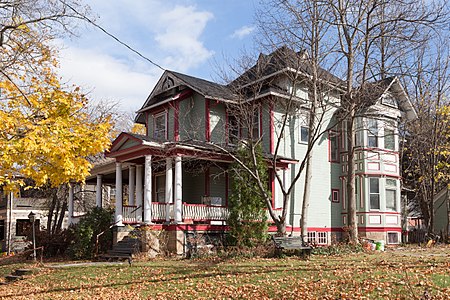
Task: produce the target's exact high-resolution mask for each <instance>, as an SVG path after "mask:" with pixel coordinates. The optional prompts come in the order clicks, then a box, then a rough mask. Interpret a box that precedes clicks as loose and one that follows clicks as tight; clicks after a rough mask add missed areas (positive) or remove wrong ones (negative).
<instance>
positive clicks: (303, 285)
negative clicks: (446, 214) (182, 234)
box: [0, 246, 450, 299]
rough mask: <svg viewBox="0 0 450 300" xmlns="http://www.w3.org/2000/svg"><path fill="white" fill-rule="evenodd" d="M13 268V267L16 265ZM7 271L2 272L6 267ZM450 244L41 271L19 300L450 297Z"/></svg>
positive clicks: (12, 287) (4, 293)
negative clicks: (301, 256)
mask: <svg viewBox="0 0 450 300" xmlns="http://www.w3.org/2000/svg"><path fill="white" fill-rule="evenodd" d="M13 267H14V265H10V266H8V268H13ZM2 268H3V267H2ZM449 270H450V247H448V246H446V247H440V248H432V249H421V248H407V249H403V250H402V249H397V250H388V251H386V252H383V253H380V252H377V253H358V254H346V255H341V256H318V255H315V256H312V258H311V260H309V261H304V260H301V259H298V258H296V257H289V258H283V259H262V258H255V259H228V260H222V259H220V258H208V259H202V260H174V259H173V260H154V261H148V262H136V263H134V264H133V265H132V266H131V267H130V266H128V264H120V265H118V264H115V265H95V266H89V265H84V266H73V267H66V268H60V269H51V268H45V267H43V268H41V271H40V272H39V273H38V274H36V275H32V276H31V277H29V278H27V279H25V280H22V281H19V282H15V283H13V284H9V285H5V286H1V287H0V298H10V299H11V298H12V299H30V298H31V299H424V298H426V297H430V298H433V299H450V296H449V295H450V272H449Z"/></svg>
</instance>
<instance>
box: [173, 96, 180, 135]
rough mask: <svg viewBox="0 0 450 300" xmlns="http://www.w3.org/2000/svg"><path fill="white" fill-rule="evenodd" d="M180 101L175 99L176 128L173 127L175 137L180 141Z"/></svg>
mask: <svg viewBox="0 0 450 300" xmlns="http://www.w3.org/2000/svg"><path fill="white" fill-rule="evenodd" d="M179 118H180V101H179V100H177V101H175V105H174V119H175V120H174V128H173V139H174V140H175V141H176V142H178V141H179V140H180V120H179Z"/></svg>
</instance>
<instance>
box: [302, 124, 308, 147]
mask: <svg viewBox="0 0 450 300" xmlns="http://www.w3.org/2000/svg"><path fill="white" fill-rule="evenodd" d="M308 139H309V128H308V127H306V126H300V141H301V142H302V143H308Z"/></svg>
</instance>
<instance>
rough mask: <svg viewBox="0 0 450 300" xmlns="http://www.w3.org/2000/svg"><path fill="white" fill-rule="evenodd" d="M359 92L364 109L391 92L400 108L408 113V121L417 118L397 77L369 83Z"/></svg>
mask: <svg viewBox="0 0 450 300" xmlns="http://www.w3.org/2000/svg"><path fill="white" fill-rule="evenodd" d="M358 92H359V94H360V95H359V97H361V99H364V104H365V105H364V107H370V106H372V105H375V104H377V103H378V102H379V101H380V100H381V99H382V97H383V96H385V95H386V94H387V93H388V92H391V93H392V94H393V95H394V96H395V97H396V100H397V101H398V105H399V108H400V109H401V110H402V111H404V112H405V113H406V118H407V119H408V120H413V119H416V118H417V113H416V110H415V109H414V106H413V105H412V103H411V101H410V99H409V97H408V95H407V94H406V91H405V90H404V89H403V86H402V85H401V83H400V81H399V79H398V77H396V76H394V77H388V78H384V79H381V80H378V81H374V82H370V83H367V84H365V86H364V87H362V88H359V91H358Z"/></svg>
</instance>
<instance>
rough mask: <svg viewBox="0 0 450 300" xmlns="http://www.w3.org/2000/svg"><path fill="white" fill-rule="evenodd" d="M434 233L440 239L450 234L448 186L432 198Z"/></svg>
mask: <svg viewBox="0 0 450 300" xmlns="http://www.w3.org/2000/svg"><path fill="white" fill-rule="evenodd" d="M434 211H435V214H434V232H436V233H437V234H439V235H441V236H442V237H447V239H448V237H449V234H450V186H446V187H445V188H443V189H442V190H441V191H440V192H439V193H438V194H437V195H436V196H435V197H434Z"/></svg>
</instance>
